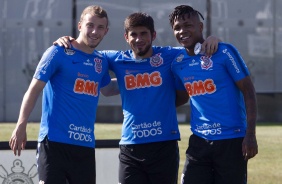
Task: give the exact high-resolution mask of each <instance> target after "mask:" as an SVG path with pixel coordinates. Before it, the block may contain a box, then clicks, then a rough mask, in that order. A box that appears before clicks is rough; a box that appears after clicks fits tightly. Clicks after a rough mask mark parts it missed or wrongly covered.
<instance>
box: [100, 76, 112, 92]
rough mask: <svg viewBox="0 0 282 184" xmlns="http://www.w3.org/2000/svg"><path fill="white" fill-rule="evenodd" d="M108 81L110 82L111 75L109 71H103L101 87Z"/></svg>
mask: <svg viewBox="0 0 282 184" xmlns="http://www.w3.org/2000/svg"><path fill="white" fill-rule="evenodd" d="M110 82H111V76H110V74H109V72H105V75H104V76H103V78H102V80H101V88H102V87H105V86H106V85H108V84H109V83H110Z"/></svg>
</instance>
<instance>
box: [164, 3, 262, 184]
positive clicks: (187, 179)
mask: <svg viewBox="0 0 282 184" xmlns="http://www.w3.org/2000/svg"><path fill="white" fill-rule="evenodd" d="M200 18H203V17H202V15H201V13H200V12H198V11H197V10H195V9H193V8H192V7H190V6H186V5H181V6H177V7H176V8H175V9H174V10H173V12H172V13H171V14H170V16H169V20H170V24H171V27H172V29H173V32H174V36H175V38H176V39H177V40H178V42H179V43H180V44H181V45H182V46H183V47H184V48H185V50H184V51H183V52H182V53H179V54H178V57H177V58H176V59H175V60H174V61H173V63H172V71H173V73H174V75H175V77H176V81H178V84H177V89H183V90H186V91H187V93H188V94H189V96H190V106H191V131H192V133H193V134H192V135H191V137H190V139H189V146H188V149H187V151H186V163H185V166H184V170H183V174H182V181H181V183H182V184H195V183H197V184H227V183H228V184H245V183H247V162H248V159H250V158H252V157H254V156H255V155H256V154H257V153H258V146H257V141H256V131H255V127H256V117H257V105H256V94H255V89H254V86H253V83H252V81H251V79H250V76H249V75H250V74H249V71H248V68H247V66H246V64H245V62H244V60H243V59H242V57H241V56H240V54H239V52H238V51H237V50H236V48H235V47H234V46H232V45H231V44H227V43H219V47H218V50H217V52H215V53H214V54H213V55H212V56H205V55H203V54H196V53H195V51H194V48H195V45H196V44H197V43H203V42H204V38H203V23H202V22H201V20H200Z"/></svg>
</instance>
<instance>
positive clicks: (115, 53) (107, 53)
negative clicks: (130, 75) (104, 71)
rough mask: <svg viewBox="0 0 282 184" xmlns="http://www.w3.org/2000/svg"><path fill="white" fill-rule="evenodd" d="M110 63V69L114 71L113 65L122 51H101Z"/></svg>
mask: <svg viewBox="0 0 282 184" xmlns="http://www.w3.org/2000/svg"><path fill="white" fill-rule="evenodd" d="M99 52H100V53H101V54H102V55H103V56H104V57H105V58H106V60H107V61H108V63H109V69H110V70H113V69H112V63H113V62H114V61H115V59H116V58H117V56H118V55H119V53H120V51H117V50H103V51H99Z"/></svg>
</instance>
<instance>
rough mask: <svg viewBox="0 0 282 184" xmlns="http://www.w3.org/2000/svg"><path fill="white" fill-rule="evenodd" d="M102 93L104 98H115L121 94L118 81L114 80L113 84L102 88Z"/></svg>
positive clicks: (112, 80)
mask: <svg viewBox="0 0 282 184" xmlns="http://www.w3.org/2000/svg"><path fill="white" fill-rule="evenodd" d="M100 91H101V93H102V95H104V96H114V95H118V94H120V91H119V87H118V83H117V79H116V78H112V79H111V82H110V83H109V84H108V85H107V86H105V87H103V88H101V89H100Z"/></svg>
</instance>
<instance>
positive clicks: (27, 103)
mask: <svg viewBox="0 0 282 184" xmlns="http://www.w3.org/2000/svg"><path fill="white" fill-rule="evenodd" d="M45 84H46V83H45V82H43V81H40V80H37V79H35V78H33V79H32V81H31V83H30V85H29V88H28V90H27V91H26V93H25V95H24V97H23V101H22V104H21V109H20V114H19V118H18V122H17V125H16V128H15V129H14V131H13V133H12V136H11V138H10V141H9V145H10V148H11V149H12V150H13V152H14V154H15V155H19V156H20V155H21V150H22V149H24V148H25V145H26V141H27V138H26V126H27V121H28V118H29V116H30V114H31V112H32V110H33V108H34V106H35V104H36V101H37V99H38V96H39V95H40V93H41V91H42V90H43V88H44V86H45Z"/></svg>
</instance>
